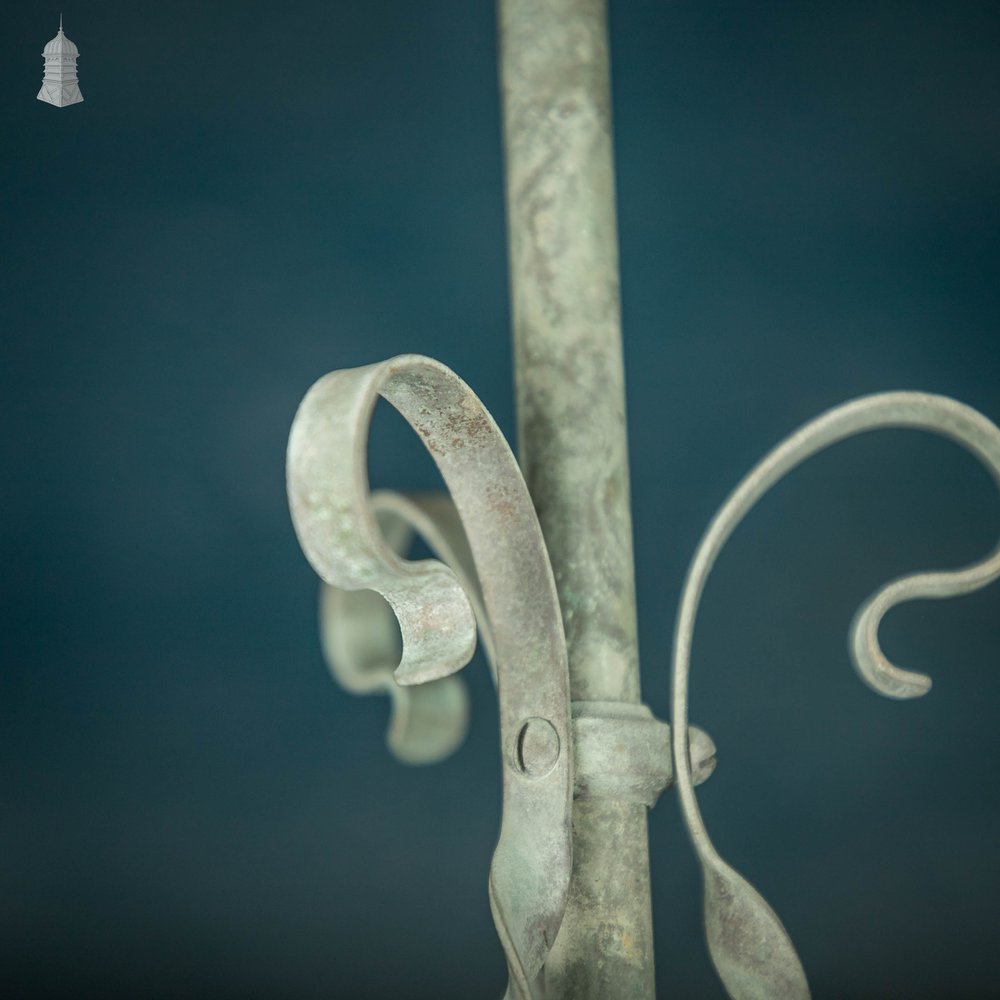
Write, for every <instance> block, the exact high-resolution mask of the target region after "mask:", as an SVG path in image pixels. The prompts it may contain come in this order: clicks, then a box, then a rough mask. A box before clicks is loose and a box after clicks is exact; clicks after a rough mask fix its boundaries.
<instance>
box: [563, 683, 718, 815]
mask: <svg viewBox="0 0 1000 1000" xmlns="http://www.w3.org/2000/svg"><path fill="white" fill-rule="evenodd" d="M688 740H689V747H690V754H691V765H692V779H693V781H694V783H695V784H696V785H700V784H701V783H702V782H703V781H705V780H706V779H707V778H708V777H709V776H710V775H711V774H712V772H713V771H714V770H715V744H714V743H713V742H712V738H711V737H710V736H709V735H708V734H707V733H706V732H704V730H701V729H697V728H695V727H691V728H690V729H689V730H688ZM573 749H574V752H575V761H576V767H575V769H574V773H575V786H574V797H575V798H578V799H618V800H621V801H625V802H639V803H642V805H645V806H653V805H654V804H655V803H656V800H657V799H658V798H659V797H660V793H661V792H662V791H663V790H664V789H666V788H669V787H670V786H671V785H672V784H673V783H674V766H673V759H672V758H671V755H670V726H669V725H667V723H665V722H661V721H660V720H659V719H657V718H654V716H653V713H652V712H651V711H650V709H649V707H648V706H647V705H640V704H635V703H632V702H622V701H574V702H573Z"/></svg>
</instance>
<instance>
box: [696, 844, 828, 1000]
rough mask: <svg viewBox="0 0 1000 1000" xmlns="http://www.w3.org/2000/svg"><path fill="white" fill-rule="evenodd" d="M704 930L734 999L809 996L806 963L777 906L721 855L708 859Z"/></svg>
mask: <svg viewBox="0 0 1000 1000" xmlns="http://www.w3.org/2000/svg"><path fill="white" fill-rule="evenodd" d="M705 933H706V935H707V936H708V948H709V951H710V952H711V955H712V961H713V962H714V963H715V968H716V971H717V972H718V973H719V978H720V979H721V980H722V982H723V984H724V985H725V987H726V991H727V992H728V993H729V996H730V997H732V1000H809V986H808V984H807V983H806V976H805V973H804V972H803V971H802V964H801V963H800V962H799V957H798V955H796V954H795V948H794V947H793V946H792V942H791V940H790V939H789V937H788V932H787V931H786V930H785V928H784V927H783V926H782V924H781V921H780V920H779V919H778V917H777V916H776V914H775V912H774V910H772V909H771V907H770V906H768V905H767V903H766V902H765V900H764V898H763V897H762V896H761V895H760V893H759V892H757V890H756V889H754V887H753V886H752V885H750V883H749V882H747V880H746V879H745V878H743V876H742V875H739V874H738V873H737V872H735V871H733V869H732V868H730V867H729V865H727V864H726V863H725V862H724V861H722V860H721V859H720V858H718V857H717V856H716V857H715V858H713V859H711V861H708V860H706V864H705Z"/></svg>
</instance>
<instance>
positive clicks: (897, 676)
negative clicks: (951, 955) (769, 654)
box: [672, 392, 1000, 1000]
mask: <svg viewBox="0 0 1000 1000" xmlns="http://www.w3.org/2000/svg"><path fill="white" fill-rule="evenodd" d="M887 427H912V428H917V429H919V430H926V431H932V432H934V433H936V434H941V435H944V436H945V437H949V438H951V439H952V440H954V441H956V442H958V443H959V444H961V445H963V446H964V447H965V448H967V449H968V450H969V451H970V452H972V454H974V455H975V456H976V457H977V458H978V459H979V460H980V461H981V462H982V463H983V464H984V465H985V466H986V468H987V469H988V470H989V472H990V474H991V476H992V477H993V480H994V481H995V482H996V484H997V485H998V486H1000V429H998V428H997V427H996V425H995V424H993V423H991V422H990V421H989V420H987V419H986V417H984V416H983V415H982V414H981V413H978V412H977V411H976V410H973V409H972V408H971V407H968V406H965V405H964V404H962V403H958V402H956V401H955V400H953V399H948V398H946V397H944V396H935V395H932V394H930V393H923V392H886V393H879V394H876V395H873V396H865V397H862V398H861V399H855V400H852V401H850V402H848V403H844V404H842V405H841V406H837V407H835V408H834V409H832V410H828V411H827V412H826V413H822V414H820V416H818V417H816V418H815V419H814V420H811V421H810V422H809V423H807V424H805V425H804V426H803V427H800V428H799V429H798V430H797V431H795V432H794V433H793V434H791V435H790V436H789V437H788V438H786V439H785V440H784V441H783V442H782V443H781V444H780V445H778V446H777V447H776V448H774V449H773V450H772V451H771V452H770V453H769V454H768V455H767V456H765V458H764V459H762V460H761V462H760V463H759V464H758V465H757V466H755V468H754V469H753V470H752V471H751V472H750V473H749V474H748V475H747V476H746V477H745V478H744V479H743V481H742V482H741V483H740V484H739V486H737V488H736V489H735V490H734V491H733V492H732V493H731V494H730V496H729V498H728V499H727V500H726V502H725V503H724V504H723V505H722V507H721V508H720V509H719V511H718V513H717V514H716V515H715V517H714V518H713V519H712V522H711V524H710V525H709V526H708V529H707V531H706V532H705V535H704V536H703V538H702V540H701V542H700V543H699V545H698V549H697V551H696V552H695V556H694V559H693V560H692V562H691V567H690V569H689V570H688V575H687V580H686V581H685V585H684V591H683V593H682V596H681V603H680V610H679V612H678V615H677V628H676V632H675V636H674V666H673V717H672V736H673V740H672V742H673V755H674V768H675V772H676V784H677V791H678V793H679V795H680V800H681V809H682V812H683V815H684V820H685V823H686V824H687V828H688V832H689V834H690V836H691V840H692V843H693V844H694V848H695V851H696V853H697V855H698V859H699V861H700V862H701V866H702V872H703V876H704V903H705V930H706V934H707V937H708V945H709V951H710V952H711V955H712V960H713V961H714V962H715V967H716V969H717V970H718V972H719V976H720V978H721V979H722V981H723V983H725V986H726V990H727V991H728V993H729V995H730V997H732V998H734V1000H808V997H809V988H808V986H807V985H806V978H805V973H804V972H803V970H802V966H801V964H800V963H799V959H798V956H797V955H796V954H795V949H794V947H793V946H792V943H791V941H790V940H789V937H788V934H787V933H786V931H785V928H784V927H783V926H782V924H781V921H780V920H779V919H778V917H777V916H776V914H775V913H774V911H773V910H772V909H771V908H770V906H768V904H767V903H766V902H765V901H764V899H763V897H762V896H761V895H760V894H759V893H758V892H757V890H756V889H754V888H753V887H752V886H751V885H750V884H749V883H748V882H747V881H746V879H744V878H743V877H742V876H741V875H740V874H738V873H737V872H736V871H734V870H733V869H732V868H731V867H730V866H729V865H728V864H727V863H726V862H725V861H724V860H723V859H722V858H721V857H720V856H719V853H718V851H717V850H716V849H715V846H714V845H713V844H712V841H711V839H710V838H709V836H708V831H707V830H706V829H705V823H704V821H703V820H702V817H701V813H700V811H699V809H698V803H697V800H696V798H695V794H694V789H693V787H692V785H693V781H692V763H693V762H692V761H691V760H689V756H688V750H687V747H686V745H685V741H684V738H683V734H684V732H685V730H686V728H687V703H688V673H689V664H690V657H691V640H692V636H693V633H694V623H695V616H696V615H697V612H698V603H699V601H700V599H701V594H702V591H703V590H704V587H705V583H706V581H707V579H708V575H709V573H710V572H711V569H712V566H713V564H714V563H715V560H716V558H717V556H718V554H719V552H720V551H721V550H722V547H723V545H725V543H726V541H727V539H728V538H729V536H730V535H731V534H732V532H733V531H734V530H735V529H736V526H737V525H738V524H739V523H740V521H742V520H743V518H744V517H745V516H746V515H747V514H748V513H749V512H750V510H751V508H752V507H753V506H754V504H755V503H756V502H757V501H758V500H759V499H760V498H761V497H762V496H763V495H764V494H765V493H766V492H767V491H768V490H769V489H770V488H771V487H772V486H773V485H774V484H775V483H777V482H778V481H779V480H780V479H781V478H782V477H783V476H785V475H786V474H787V473H788V472H790V471H791V470H792V469H794V468H795V467H796V466H797V465H799V464H800V463H802V462H804V461H805V460H806V459H807V458H809V457H810V456H811V455H814V454H816V453H817V452H819V451H822V450H823V449H824V448H828V447H830V445H833V444H836V443H837V442H838V441H842V440H844V439H845V438H848V437H852V436H853V435H855V434H861V433H863V432H864V431H869V430H876V429H880V428H887ZM998 577H1000V546H998V547H997V548H995V549H994V550H993V551H992V552H991V553H989V555H987V556H986V557H985V558H984V559H982V560H980V561H979V562H976V563H973V564H972V565H971V566H967V567H965V568H964V569H960V570H952V571H947V572H934V573H916V574H912V575H909V576H904V577H900V578H899V579H897V580H893V581H892V582H890V583H888V584H886V585H885V586H884V587H882V588H881V589H880V590H878V591H876V593H875V594H874V595H873V596H872V597H870V598H869V599H868V600H867V601H866V602H865V603H864V604H863V605H862V606H861V608H860V610H859V611H858V613H857V615H856V616H855V619H854V623H853V625H852V626H851V638H850V643H849V646H850V652H851V658H852V659H853V661H854V665H855V668H856V669H857V671H858V673H859V674H860V676H861V678H862V679H863V680H864V681H865V683H867V684H868V685H869V686H870V687H872V688H874V690H876V691H878V692H879V693H880V694H884V695H886V696H888V697H891V698H916V697H919V696H920V695H923V694H926V693H927V691H928V690H929V689H930V685H931V682H930V678H929V677H927V676H925V675H924V674H916V673H913V672H911V671H905V670H900V669H899V668H898V667H896V666H894V665H893V664H892V663H890V662H889V660H888V658H887V657H886V656H885V654H884V653H883V652H882V649H881V647H880V645H879V642H878V627H879V623H880V622H881V620H882V617H883V616H884V615H885V613H886V612H887V611H888V610H889V609H890V608H892V607H894V606H895V605H897V604H900V603H902V602H903V601H909V600H915V599H917V598H940V597H952V596H956V595H958V594H967V593H970V592H971V591H974V590H978V589H979V588H980V587H984V586H986V585H987V584H988V583H991V582H992V581H993V580H996V579H997V578H998Z"/></svg>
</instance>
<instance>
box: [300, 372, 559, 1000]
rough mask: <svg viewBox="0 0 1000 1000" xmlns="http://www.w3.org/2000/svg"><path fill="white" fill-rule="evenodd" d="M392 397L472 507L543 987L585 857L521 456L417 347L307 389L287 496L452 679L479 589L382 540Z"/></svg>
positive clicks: (507, 880)
mask: <svg viewBox="0 0 1000 1000" xmlns="http://www.w3.org/2000/svg"><path fill="white" fill-rule="evenodd" d="M379 396H382V397H383V398H385V399H386V400H388V401H389V402H390V403H391V404H392V405H393V406H394V407H395V408H396V409H397V410H399V412H400V413H401V414H402V415H403V417H404V418H406V420H407V421H408V422H409V423H410V425H411V426H412V427H413V428H414V429H415V430H416V431H417V433H418V434H420V436H421V437H422V438H423V439H424V443H425V444H426V446H427V448H428V450H429V451H430V453H431V455H432V456H433V458H434V460H435V462H436V463H437V465H438V467H439V469H440V470H441V473H442V475H443V477H444V479H445V482H446V484H447V486H448V488H449V490H450V492H451V495H452V498H453V499H454V501H455V506H456V509H457V510H458V512H459V514H460V515H461V518H462V522H463V525H464V527H465V534H466V537H467V538H468V543H469V547H470V549H471V552H472V556H473V559H474V562H475V566H476V571H477V575H478V578H479V582H480V584H481V586H482V594H483V603H484V605H485V608H486V612H487V613H488V615H489V620H490V623H491V627H492V642H493V650H494V655H495V657H496V668H497V678H498V696H499V702H500V733H501V756H502V765H503V789H504V799H503V821H502V826H501V830H500V838H499V842H498V844H497V848H496V851H495V852H494V855H493V863H492V865H491V869H490V904H491V908H492V910H493V917H494V920H495V922H496V925H497V931H498V934H499V936H500V939H501V942H502V944H503V947H504V951H505V953H506V956H507V964H508V968H509V971H510V985H509V991H508V995H509V996H510V997H511V998H512V1000H518V998H529V997H531V996H533V995H534V993H535V990H536V980H537V979H538V977H539V974H540V972H541V969H542V966H543V964H544V962H545V958H546V955H547V953H548V951H549V947H550V945H551V942H552V941H553V940H554V939H555V936H556V934H557V932H558V929H559V924H560V921H561V920H562V916H563V912H564V908H565V904H566V896H567V891H568V884H569V877H570V868H571V839H570V809H571V804H572V790H573V768H572V757H573V755H572V733H571V728H570V713H569V691H568V678H567V669H566V651H565V641H564V637H563V629H562V621H561V619H560V616H559V606H558V601H557V597H556V592H555V586H554V583H553V580H552V572H551V569H550V567H549V562H548V558H547V556H546V553H545V546H544V543H543V542H542V537H541V532H540V530H539V527H538V522H537V519H536V517H535V513H534V509H533V508H532V505H531V499H530V497H529V496H528V492H527V489H526V488H525V485H524V481H523V479H522V477H521V474H520V470H519V469H518V467H517V463H516V461H515V459H514V456H513V455H512V454H511V452H510V449H509V448H508V446H507V443H506V441H505V440H504V438H503V435H502V434H500V431H499V430H498V429H497V427H496V424H495V423H494V422H493V420H492V418H491V417H490V415H489V414H488V413H487V411H486V410H485V408H484V407H483V405H482V404H481V403H480V401H479V400H478V399H477V398H476V396H475V395H474V394H473V393H472V391H471V390H470V389H469V387H468V386H467V385H465V383H464V382H462V380H461V379H460V378H458V376H457V375H455V374H454V373H453V372H451V371H450V370H449V369H447V368H445V367H444V366H443V365H441V364H439V363H437V362H436V361H432V360H430V359H429V358H423V357H419V356H417V355H404V356H402V357H398V358H395V359H393V360H391V361H387V362H384V363H382V364H378V365H370V366H368V367H365V368H356V369H351V370H347V371H338V372H332V373H331V374H329V375H326V376H325V377H324V378H322V379H320V380H319V381H318V382H317V383H316V384H315V385H314V386H313V387H312V388H311V389H310V390H309V392H308V393H307V394H306V396H305V398H304V399H303V401H302V404H301V405H300V407H299V410H298V412H297V414H296V416H295V421H294V423H293V425H292V430H291V434H290V437H289V443H288V496H289V504H290V507H291V511H292V519H293V522H294V525H295V530H296V534H297V535H298V538H299V542H300V544H301V545H302V548H303V550H304V551H305V553H306V556H307V557H308V559H309V561H310V562H311V563H312V565H313V568H314V569H315V570H316V572H317V573H318V574H319V575H320V577H321V578H322V579H323V580H324V581H326V582H327V583H329V584H331V585H333V586H335V587H338V588H340V589H342V590H362V589H370V590H375V591H378V593H380V594H381V595H382V596H383V597H384V598H385V599H386V600H387V601H388V602H389V604H390V605H391V607H392V609H393V611H394V613H395V615H396V618H397V620H398V622H399V628H400V633H401V635H402V640H403V648H402V655H401V659H400V662H399V665H398V666H397V667H396V671H395V677H396V680H397V681H399V682H400V683H401V684H420V683H424V682H428V681H436V680H439V679H440V678H443V677H448V676H449V675H450V674H453V673H454V672H455V671H456V670H459V669H460V668H461V667H462V666H464V665H465V663H466V662H468V660H469V658H470V657H471V655H472V652H473V649H474V645H475V622H474V615H473V610H472V608H471V606H470V603H469V599H468V597H467V595H466V593H465V591H464V590H463V588H462V586H461V585H460V583H459V582H458V580H457V578H456V576H455V575H454V573H453V572H452V571H451V570H450V569H448V568H447V567H446V566H445V565H444V564H443V563H440V562H438V561H436V560H422V561H419V562H405V561H403V560H401V559H400V558H399V557H398V556H397V555H396V553H395V552H393V550H392V549H391V548H390V547H389V546H388V545H387V544H386V542H385V540H384V539H383V538H382V536H381V534H380V532H379V530H378V525H377V522H376V519H375V515H374V514H373V512H372V508H371V505H370V503H369V496H368V477H367V470H366V444H367V434H368V426H369V422H370V418H371V412H372V410H373V408H374V406H375V402H376V400H377V399H378V397H379Z"/></svg>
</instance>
